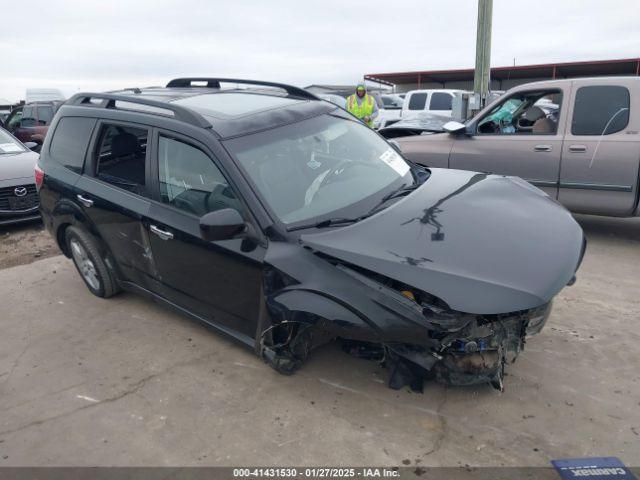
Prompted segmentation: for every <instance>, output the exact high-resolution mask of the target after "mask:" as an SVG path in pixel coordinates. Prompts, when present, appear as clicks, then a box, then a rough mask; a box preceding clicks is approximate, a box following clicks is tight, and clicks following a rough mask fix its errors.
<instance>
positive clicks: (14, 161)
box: [0, 127, 40, 225]
mask: <svg viewBox="0 0 640 480" xmlns="http://www.w3.org/2000/svg"><path fill="white" fill-rule="evenodd" d="M30 146H31V147H35V144H30ZM37 160H38V154H37V153H34V152H32V151H30V150H29V148H27V146H25V145H24V144H22V142H20V141H19V140H18V139H17V138H15V137H14V136H13V135H11V134H10V133H9V132H7V131H6V130H5V129H3V128H1V127H0V225H6V224H10V223H18V222H25V221H31V220H36V219H39V218H40V213H39V212H38V194H37V192H36V184H35V181H34V178H33V170H34V167H35V165H36V161H37Z"/></svg>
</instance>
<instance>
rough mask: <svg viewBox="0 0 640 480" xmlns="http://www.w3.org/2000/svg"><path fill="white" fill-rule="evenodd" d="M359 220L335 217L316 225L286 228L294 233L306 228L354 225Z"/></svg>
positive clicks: (359, 218)
mask: <svg viewBox="0 0 640 480" xmlns="http://www.w3.org/2000/svg"><path fill="white" fill-rule="evenodd" d="M359 220H361V217H355V218H348V217H336V218H327V219H325V220H321V221H319V222H316V223H310V224H305V225H297V226H295V227H289V228H287V232H294V231H296V230H306V229H307V228H327V227H334V226H336V225H348V224H350V223H356V222H357V221H359Z"/></svg>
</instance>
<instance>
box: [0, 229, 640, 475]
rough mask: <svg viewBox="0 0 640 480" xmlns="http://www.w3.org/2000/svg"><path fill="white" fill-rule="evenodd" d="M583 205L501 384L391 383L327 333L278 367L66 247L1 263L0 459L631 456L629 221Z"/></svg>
mask: <svg viewBox="0 0 640 480" xmlns="http://www.w3.org/2000/svg"><path fill="white" fill-rule="evenodd" d="M578 219H579V221H580V223H581V224H582V226H583V228H584V229H585V231H586V232H587V235H588V238H589V248H588V251H587V255H586V257H585V260H584V263H583V265H582V268H581V270H580V272H579V278H578V283H576V285H574V286H572V287H569V288H566V289H565V290H564V291H563V292H562V293H561V294H560V295H559V297H558V298H557V300H556V303H555V311H554V313H553V315H552V317H551V319H550V321H549V323H548V325H547V327H546V328H545V329H544V330H543V331H542V333H541V334H540V335H538V336H537V337H533V338H531V339H530V340H529V342H528V343H527V347H526V350H525V351H524V353H523V354H522V355H521V356H520V357H519V358H518V360H517V362H516V363H515V364H514V365H512V366H510V367H509V369H508V376H507V377H506V380H505V388H506V390H505V392H504V393H499V392H497V391H496V390H493V389H492V388H491V387H489V386H481V387H475V388H460V387H446V386H443V385H440V384H437V383H431V382H430V383H427V384H426V385H425V393H424V394H422V395H420V394H415V393H410V392H409V391H406V390H403V391H393V390H390V389H388V388H387V387H386V385H385V381H386V371H385V370H383V369H381V368H380V367H379V366H378V365H377V364H376V363H375V362H369V361H366V360H360V359H356V358H352V357H350V356H348V355H346V354H344V353H342V352H341V351H340V350H339V349H338V348H337V347H336V346H335V345H329V346H327V347H326V348H323V349H321V350H319V351H318V352H317V353H315V354H314V355H312V357H311V358H310V359H309V361H308V363H307V364H306V365H305V366H304V367H303V368H302V369H301V370H300V371H299V372H297V373H296V374H295V375H293V376H291V377H284V376H281V375H279V374H277V373H276V372H274V371H273V370H271V369H270V368H269V367H267V366H266V365H264V364H263V363H262V361H261V360H260V359H258V358H257V357H255V356H254V355H253V353H252V352H250V351H247V350H246V349H244V348H242V347H240V346H239V345H237V344H235V343H233V342H231V341H229V340H227V339H226V338H223V337H222V336H220V335H219V334H217V333H215V332H212V331H211V330H208V329H207V328H205V327H203V326H202V325H199V324H197V323H194V322H192V321H190V320H188V319H186V318H184V317H182V316H180V315H178V314H176V313H173V312H171V311H169V310H167V309H165V308H162V307H160V306H158V305H156V304H154V303H153V302H150V301H148V300H145V299H143V298H140V297H137V296H135V295H131V294H122V295H120V296H118V297H115V298H113V299H111V300H100V299H98V298H95V297H93V296H91V294H90V293H89V292H88V291H87V289H86V288H85V287H84V285H83V283H82V281H81V280H80V277H79V276H78V275H77V274H76V272H75V270H74V268H73V266H72V264H71V262H70V261H69V260H67V259H66V258H64V257H61V256H56V257H52V258H47V259H44V260H39V261H36V262H35V263H31V264H28V265H22V266H16V267H13V268H7V269H4V270H0V299H2V313H1V314H0V332H2V333H1V334H0V466H7V465H33V466H39V465H241V466H245V465H345V466H346V465H372V464H373V465H399V466H403V465H411V466H415V465H419V466H428V465H434V466H441V465H443V466H458V465H464V464H470V465H477V466H481V465H485V466H499V465H526V466H534V465H540V466H547V465H548V462H549V460H550V459H554V458H567V457H584V456H600V455H615V456H618V457H620V458H621V459H622V460H623V461H624V462H626V463H627V465H638V464H639V463H640V369H639V368H638V366H639V365H640V346H639V345H640V321H639V320H640V296H639V295H638V272H639V271H640V268H639V267H640V219H636V220H619V219H610V218H594V217H579V218H578Z"/></svg>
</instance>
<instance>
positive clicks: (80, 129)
mask: <svg viewBox="0 0 640 480" xmlns="http://www.w3.org/2000/svg"><path fill="white" fill-rule="evenodd" d="M95 124H96V120H95V119H94V118H85V117H63V118H61V119H60V121H59V122H58V125H57V126H56V130H55V132H54V134H53V138H52V139H51V146H50V147H49V154H50V155H51V158H52V159H53V160H55V161H56V162H58V163H59V164H61V165H63V166H65V167H67V168H68V169H69V170H73V171H74V172H76V173H82V167H83V165H84V157H85V154H86V153H87V146H88V145H89V138H91V132H92V131H93V127H94V125H95Z"/></svg>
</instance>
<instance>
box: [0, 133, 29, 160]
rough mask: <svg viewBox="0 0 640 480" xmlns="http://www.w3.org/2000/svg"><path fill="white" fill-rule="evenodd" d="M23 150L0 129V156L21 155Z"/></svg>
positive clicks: (18, 143)
mask: <svg viewBox="0 0 640 480" xmlns="http://www.w3.org/2000/svg"><path fill="white" fill-rule="evenodd" d="M25 151H26V150H25V148H24V147H23V146H22V145H21V144H20V142H18V141H17V140H16V139H15V138H13V137H12V136H11V135H10V134H9V133H8V132H6V131H4V130H2V129H0V155H4V154H7V153H22V152H25Z"/></svg>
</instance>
